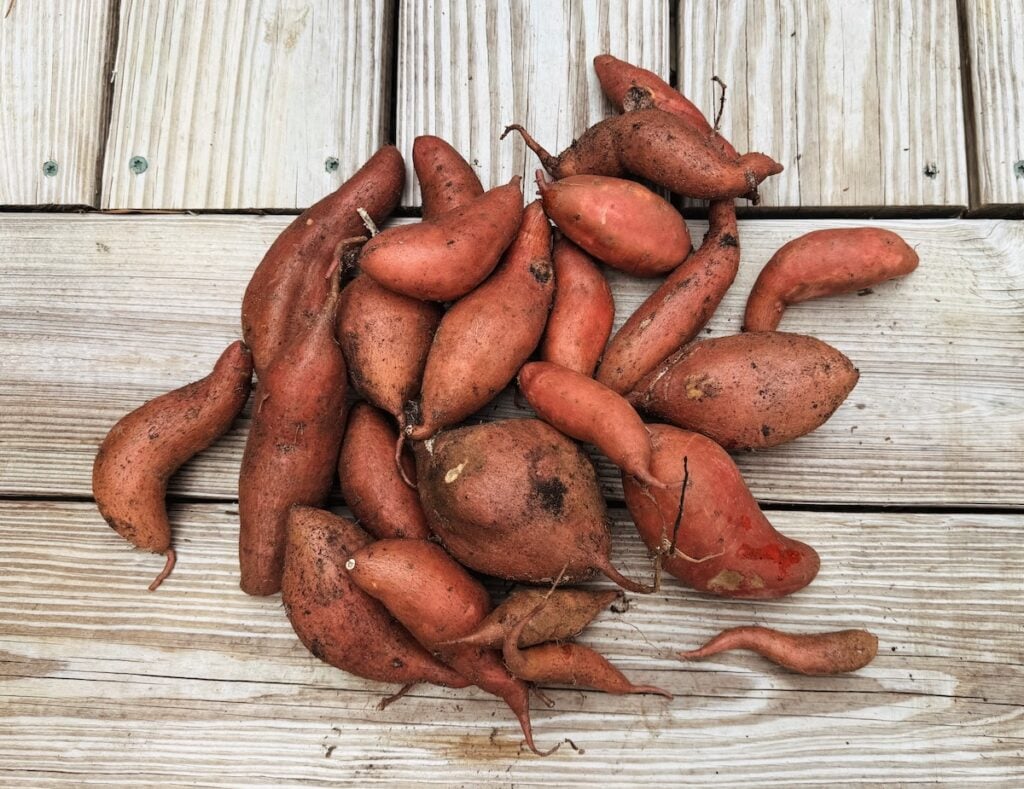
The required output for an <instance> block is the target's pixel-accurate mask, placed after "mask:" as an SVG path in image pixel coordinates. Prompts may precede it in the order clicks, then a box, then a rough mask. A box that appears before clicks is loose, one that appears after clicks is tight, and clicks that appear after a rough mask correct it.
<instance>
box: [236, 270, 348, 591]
mask: <svg viewBox="0 0 1024 789" xmlns="http://www.w3.org/2000/svg"><path fill="white" fill-rule="evenodd" d="M330 279H331V283H332V284H331V286H330V287H331V290H330V292H329V293H328V295H327V298H326V300H325V302H324V304H323V305H322V306H321V308H320V310H319V312H318V313H317V314H316V315H315V317H313V318H312V319H311V320H308V321H307V323H306V327H305V329H304V330H303V331H301V332H298V333H296V334H295V335H294V336H293V337H292V339H291V341H290V342H289V343H288V344H287V345H286V346H285V347H284V348H283V349H282V351H281V353H280V354H278V356H277V357H275V359H274V361H273V362H272V363H271V364H270V366H269V367H268V368H267V371H266V374H265V375H264V376H263V377H262V378H260V379H259V381H258V383H257V386H256V396H255V398H254V405H253V409H252V426H251V427H250V428H249V438H248V440H247V441H246V443H245V452H244V454H243V455H242V468H241V473H240V474H239V478H238V514H239V518H240V521H241V529H240V531H239V536H238V556H239V564H240V566H241V572H242V579H241V586H242V589H243V590H244V591H245V592H247V593H248V594H251V595H270V594H274V593H275V592H277V591H279V590H280V588H281V573H282V570H283V567H284V548H285V536H286V525H287V521H288V510H289V508H290V507H291V506H292V505H293V504H308V505H310V506H319V505H321V504H323V502H324V501H325V500H326V498H327V495H328V493H330V490H331V480H332V479H333V478H334V474H335V470H336V469H337V464H338V452H339V450H340V448H341V440H342V436H343V434H344V432H345V394H346V389H347V380H348V377H347V373H346V370H345V357H344V355H343V354H342V352H341V348H340V347H338V343H337V342H336V341H335V339H334V327H335V324H336V322H337V314H336V313H337V306H338V277H337V274H336V273H335V272H333V270H332V271H331V274H330Z"/></svg>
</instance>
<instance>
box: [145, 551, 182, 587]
mask: <svg viewBox="0 0 1024 789" xmlns="http://www.w3.org/2000/svg"><path fill="white" fill-rule="evenodd" d="M164 556H166V557H167V561H166V562H164V569H162V570H161V571H160V574H159V575H158V576H157V577H156V578H154V579H153V583H151V584H150V585H149V591H151V592H155V591H156V590H157V588H159V586H160V584H162V583H163V582H164V579H165V578H167V576H168V575H170V574H171V570H173V569H174V565H175V563H176V562H177V561H178V554H177V553H175V552H174V548H168V549H167V551H166V553H164Z"/></svg>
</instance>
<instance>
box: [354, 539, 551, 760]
mask: <svg viewBox="0 0 1024 789" xmlns="http://www.w3.org/2000/svg"><path fill="white" fill-rule="evenodd" d="M345 569H347V570H348V572H349V576H350V577H351V578H352V580H353V581H355V583H356V585H357V586H359V588H361V589H362V590H363V591H364V592H366V593H367V594H369V595H372V596H373V597H375V598H377V599H378V600H380V601H381V602H382V603H383V604H384V606H385V608H387V609H388V611H390V612H391V614H392V615H393V616H394V617H395V618H396V619H397V620H398V621H399V622H401V623H402V624H403V625H405V627H406V628H407V629H408V630H409V632H411V633H412V634H413V636H415V638H416V640H417V641H419V642H420V643H421V644H422V645H423V646H425V647H426V648H427V649H429V650H431V651H432V652H435V653H436V654H437V655H438V657H440V659H441V660H442V661H444V662H445V663H447V664H448V665H449V666H451V667H452V668H454V669H455V670H456V671H457V672H458V673H459V674H460V675H462V676H463V677H465V678H466V679H468V680H470V681H471V682H472V683H473V684H474V685H476V686H477V687H479V688H480V689H482V690H485V691H487V692H488V693H492V694H494V695H495V696H498V697H500V698H502V699H504V701H505V703H506V704H508V706H509V707H510V708H511V709H512V712H513V713H515V716H516V717H517V718H518V719H519V724H520V725H521V726H522V728H523V734H524V735H525V736H526V742H527V744H528V745H529V747H530V748H531V750H533V751H535V752H536V750H537V749H536V746H535V745H534V743H533V731H532V729H531V727H530V706H529V692H528V689H527V686H526V684H525V683H524V682H522V681H521V680H518V679H515V678H514V677H512V676H511V675H510V674H509V673H508V671H507V670H506V669H505V666H504V665H502V662H501V657H500V654H499V653H498V652H496V651H494V650H491V649H480V648H479V647H474V646H460V645H448V646H446V645H445V644H444V642H447V641H451V640H452V639H455V638H459V637H460V636H464V635H466V634H467V633H469V632H471V631H472V630H473V629H475V628H476V627H477V626H478V625H479V624H480V622H481V621H482V620H483V618H484V617H485V616H487V614H488V612H489V611H490V609H491V601H490V598H489V597H488V596H487V590H486V589H484V587H483V586H482V585H481V584H480V582H479V581H477V580H475V579H474V578H473V577H472V576H470V575H469V573H467V572H466V571H465V570H464V569H463V568H462V567H460V566H459V564H458V563H457V562H456V561H454V560H453V559H452V558H451V557H450V556H448V554H446V553H445V552H444V551H443V550H442V549H441V548H440V547H439V546H437V545H435V544H434V543H431V542H427V541H426V540H380V541H379V542H376V543H373V544H372V545H368V546H366V547H365V548H361V549H360V550H358V551H356V552H355V553H354V554H353V555H352V557H351V558H350V559H349V560H348V562H346V564H345Z"/></svg>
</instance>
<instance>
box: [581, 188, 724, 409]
mask: <svg viewBox="0 0 1024 789" xmlns="http://www.w3.org/2000/svg"><path fill="white" fill-rule="evenodd" d="M739 263H740V245H739V235H738V234H737V231H736V209H735V208H734V207H733V203H732V200H716V201H715V202H713V203H711V205H710V207H709V208H708V232H707V233H706V234H705V236H704V243H703V244H701V246H700V249H698V250H697V252H696V253H694V254H693V255H691V256H690V258H689V259H688V260H686V261H685V262H684V263H683V264H682V265H681V266H679V267H678V268H677V269H676V270H675V271H673V272H672V273H671V274H669V275H668V277H667V278H666V279H665V282H664V283H662V285H661V287H659V288H658V289H657V290H656V291H654V293H652V294H651V295H650V296H649V297H648V298H647V300H646V301H644V303H643V304H641V305H640V306H639V307H638V308H637V309H636V311H635V312H634V313H633V314H632V315H631V316H630V317H629V319H628V320H627V321H626V323H625V324H623V326H622V328H620V329H619V330H618V331H617V332H616V333H615V336H614V337H612V340H611V342H609V343H608V347H607V348H605V351H604V357H603V358H602V360H601V366H600V367H599V368H598V371H597V380H598V381H600V382H601V383H603V384H604V385H605V386H607V387H608V388H609V389H613V390H614V391H616V392H618V393H619V394H622V395H624V394H626V393H627V392H629V391H631V390H632V389H633V387H635V386H636V385H637V384H638V383H639V382H640V379H641V378H643V377H644V376H645V375H647V374H648V373H649V372H651V370H653V369H654V368H655V367H657V366H658V365H659V364H661V363H662V362H663V361H664V360H665V359H666V358H667V357H668V356H669V355H670V354H671V353H672V352H673V351H675V350H676V349H677V348H679V347H680V346H681V345H683V344H685V343H687V342H689V341H690V340H692V339H693V338H694V337H696V336H697V333H698V332H699V331H700V330H701V328H703V326H704V324H705V323H707V322H708V321H709V320H710V319H711V316H712V315H713V314H714V312H715V310H716V309H717V308H718V305H719V303H720V302H721V301H722V297H723V296H724V295H725V292H726V291H727V290H728V289H729V286H730V285H732V283H733V280H734V279H735V278H736V272H737V270H738V269H739Z"/></svg>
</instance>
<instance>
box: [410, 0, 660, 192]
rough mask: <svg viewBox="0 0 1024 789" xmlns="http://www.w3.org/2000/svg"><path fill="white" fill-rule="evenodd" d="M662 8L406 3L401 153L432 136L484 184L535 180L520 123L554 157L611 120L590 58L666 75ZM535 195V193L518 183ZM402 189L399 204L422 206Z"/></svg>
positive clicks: (587, 1) (525, 0)
mask: <svg viewBox="0 0 1024 789" xmlns="http://www.w3.org/2000/svg"><path fill="white" fill-rule="evenodd" d="M668 26H669V20H668V3H667V2H666V0H631V2H628V3H603V2H598V1H597V0H559V2H549V1H548V0H512V2H510V3H485V2H481V1H480V0H407V2H403V3H402V4H401V12H400V14H399V27H398V86H397V105H398V110H397V129H396V138H397V144H398V147H399V148H400V149H401V151H402V153H403V154H404V155H405V156H406V158H407V159H408V158H409V157H410V156H411V154H412V143H413V140H414V139H415V138H416V137H417V136H418V135H421V134H436V135H440V136H441V137H443V138H444V139H446V140H448V141H449V142H451V144H452V145H454V146H455V148H456V149H457V150H458V151H459V152H460V153H462V154H463V156H465V157H466V158H467V160H468V161H469V162H470V163H471V164H472V165H473V167H474V169H475V170H476V172H477V175H479V176H480V180H481V181H482V182H483V184H484V187H485V188H490V187H491V186H496V185H498V184H502V183H505V182H507V181H508V180H509V178H511V177H512V176H513V175H522V176H524V177H525V178H526V179H527V182H530V181H531V180H532V175H533V171H534V170H535V169H536V168H537V166H538V164H537V160H536V158H535V157H534V155H533V154H532V153H530V152H529V151H527V150H526V148H525V147H524V146H523V144H522V143H521V142H520V141H518V140H517V139H512V138H506V139H505V140H504V141H501V140H499V139H498V137H499V135H500V134H501V130H502V129H504V128H505V126H507V125H508V124H510V123H521V124H523V125H524V126H525V127H526V128H528V129H529V130H530V131H531V133H532V134H533V135H534V136H535V137H536V138H537V140H538V141H540V142H541V144H543V145H545V146H547V147H548V148H549V149H550V150H561V149H562V148H564V147H567V146H568V145H569V143H570V142H572V140H573V139H574V138H575V137H576V136H578V135H579V134H581V133H582V132H583V131H584V130H586V129H587V127H589V126H590V125H592V124H593V123H595V122H596V121H598V120H600V119H601V118H604V117H605V116H606V115H609V114H611V112H612V107H611V105H610V104H609V103H608V102H607V100H606V99H605V98H604V96H603V94H602V93H601V87H600V84H599V83H598V81H597V76H596V75H595V74H594V69H593V65H592V60H593V58H594V57H595V56H596V55H600V54H602V53H608V52H610V53H611V54H614V55H617V56H618V57H622V58H625V59H627V60H629V61H630V62H633V63H638V64H640V65H642V66H644V67H645V68H649V69H651V70H652V71H655V72H657V73H659V74H662V75H663V76H665V77H666V78H667V77H668V68H669V61H668V38H669V35H668ZM527 192H528V194H531V195H532V194H533V189H532V187H529V186H528V187H527ZM419 203H420V195H419V187H418V185H417V184H416V183H415V180H414V179H410V181H409V182H408V183H407V184H406V189H405V194H404V195H403V204H404V205H409V206H415V205H419Z"/></svg>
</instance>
